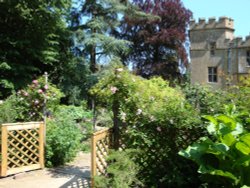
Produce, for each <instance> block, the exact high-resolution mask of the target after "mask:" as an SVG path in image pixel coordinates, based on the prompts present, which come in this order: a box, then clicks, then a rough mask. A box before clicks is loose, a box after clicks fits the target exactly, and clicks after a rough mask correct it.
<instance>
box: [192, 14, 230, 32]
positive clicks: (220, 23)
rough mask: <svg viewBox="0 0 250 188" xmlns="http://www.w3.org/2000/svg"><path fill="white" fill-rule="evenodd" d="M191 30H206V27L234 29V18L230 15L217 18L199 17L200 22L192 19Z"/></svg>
mask: <svg viewBox="0 0 250 188" xmlns="http://www.w3.org/2000/svg"><path fill="white" fill-rule="evenodd" d="M189 26H190V30H191V31H192V30H204V29H230V30H234V20H233V19H231V18H228V17H220V18H219V20H216V18H215V17H211V18H209V19H208V20H207V21H206V19H205V18H199V20H198V22H196V21H195V20H191V21H190V23H189Z"/></svg>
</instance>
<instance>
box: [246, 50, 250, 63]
mask: <svg viewBox="0 0 250 188" xmlns="http://www.w3.org/2000/svg"><path fill="white" fill-rule="evenodd" d="M246 61H247V66H250V50H247V52H246Z"/></svg>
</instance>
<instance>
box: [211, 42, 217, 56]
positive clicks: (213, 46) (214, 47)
mask: <svg viewBox="0 0 250 188" xmlns="http://www.w3.org/2000/svg"><path fill="white" fill-rule="evenodd" d="M215 50H216V42H210V56H214V55H215Z"/></svg>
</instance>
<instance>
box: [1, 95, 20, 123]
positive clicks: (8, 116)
mask: <svg viewBox="0 0 250 188" xmlns="http://www.w3.org/2000/svg"><path fill="white" fill-rule="evenodd" d="M17 116H18V107H17V97H16V95H15V94H13V95H11V96H9V97H8V98H7V99H6V100H5V101H2V102H1V104H0V124H2V123H13V122H15V120H16V119H17Z"/></svg>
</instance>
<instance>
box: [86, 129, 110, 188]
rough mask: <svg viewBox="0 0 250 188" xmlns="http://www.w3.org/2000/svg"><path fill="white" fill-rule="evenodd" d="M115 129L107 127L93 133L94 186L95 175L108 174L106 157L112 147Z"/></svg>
mask: <svg viewBox="0 0 250 188" xmlns="http://www.w3.org/2000/svg"><path fill="white" fill-rule="evenodd" d="M112 132H113V130H112V129H111V128H110V129H108V128H106V129H103V130H100V131H98V132H95V133H94V134H93V135H92V138H91V139H92V140H91V142H92V151H91V178H92V187H93V177H94V176H96V175H106V173H107V171H106V169H107V161H106V157H107V155H108V152H109V150H110V149H111V148H112V139H113V136H112V135H113V134H112Z"/></svg>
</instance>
